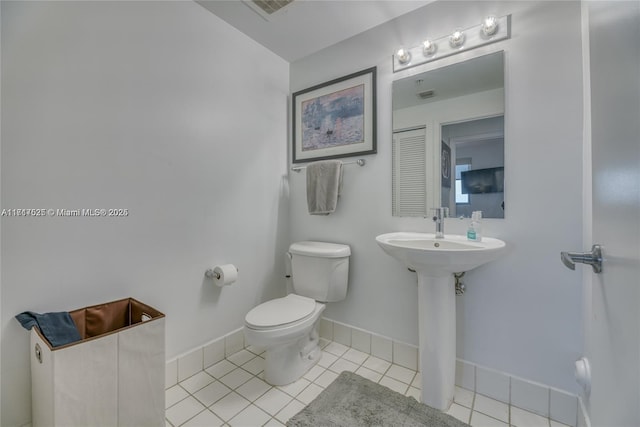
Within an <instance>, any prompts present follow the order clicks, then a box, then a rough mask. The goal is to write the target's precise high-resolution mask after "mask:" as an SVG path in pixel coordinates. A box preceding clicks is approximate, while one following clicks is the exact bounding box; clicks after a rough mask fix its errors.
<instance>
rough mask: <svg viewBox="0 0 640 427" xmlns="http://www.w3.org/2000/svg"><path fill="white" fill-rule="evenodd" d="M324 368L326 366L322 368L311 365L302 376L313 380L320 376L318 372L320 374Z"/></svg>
mask: <svg viewBox="0 0 640 427" xmlns="http://www.w3.org/2000/svg"><path fill="white" fill-rule="evenodd" d="M325 370H326V368H323V367H322V366H318V365H315V366H312V367H311V369H309V370H308V371H307V373H306V374H304V375H303V376H302V378H304V379H307V380H309V381H311V382H313V381H314V380H315V379H316V378H318V377H319V376H320V374H322V373H323V372H324V371H325Z"/></svg>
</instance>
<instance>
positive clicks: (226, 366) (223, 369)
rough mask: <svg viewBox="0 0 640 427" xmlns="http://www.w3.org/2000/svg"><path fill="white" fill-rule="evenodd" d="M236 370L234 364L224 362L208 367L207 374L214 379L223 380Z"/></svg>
mask: <svg viewBox="0 0 640 427" xmlns="http://www.w3.org/2000/svg"><path fill="white" fill-rule="evenodd" d="M236 368H237V366H236V365H234V364H233V363H231V362H227V361H226V360H223V361H221V362H218V363H216V364H215V365H213V366H210V367H208V368H207V369H205V371H207V373H208V374H210V375H212V376H213V377H214V378H222V377H224V376H225V375H227V374H228V373H229V372H231V371H233V370H234V369H236Z"/></svg>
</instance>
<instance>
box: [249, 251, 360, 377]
mask: <svg viewBox="0 0 640 427" xmlns="http://www.w3.org/2000/svg"><path fill="white" fill-rule="evenodd" d="M350 255H351V248H350V247H349V246H347V245H341V244H336V243H325V242H309V241H307V242H297V243H293V244H292V245H291V246H290V247H289V252H287V259H288V260H289V261H290V268H291V288H292V289H291V290H292V291H293V292H292V293H290V294H288V295H287V296H286V297H283V298H276V299H273V300H271V301H267V302H264V303H262V304H260V305H259V306H257V307H255V308H253V309H252V310H251V311H249V313H247V315H246V316H245V321H244V335H245V340H246V342H247V344H249V345H253V346H256V347H259V348H263V349H265V367H264V377H265V378H264V379H265V381H267V382H268V383H270V384H272V385H285V384H289V383H292V382H294V381H296V380H298V379H299V378H300V377H302V376H303V375H304V374H305V373H306V372H307V371H308V370H309V369H310V368H311V367H312V366H314V365H315V364H316V363H317V362H318V360H319V359H320V354H321V351H320V347H319V346H318V342H319V339H320V336H319V334H318V325H319V323H320V316H321V315H322V312H323V311H324V309H325V303H327V302H335V301H342V300H343V299H345V297H346V295H347V279H348V276H349V256H350Z"/></svg>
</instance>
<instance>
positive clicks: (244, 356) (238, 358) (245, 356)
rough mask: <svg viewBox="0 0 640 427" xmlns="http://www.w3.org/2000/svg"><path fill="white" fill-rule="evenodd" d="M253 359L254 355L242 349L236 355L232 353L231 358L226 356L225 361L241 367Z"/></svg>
mask: <svg viewBox="0 0 640 427" xmlns="http://www.w3.org/2000/svg"><path fill="white" fill-rule="evenodd" d="M254 357H256V355H255V354H253V353H251V352H250V351H247V350H244V349H242V350H240V351H238V352H236V353H233V354H232V355H231V356H227V360H228V361H229V362H231V363H233V364H236V365H238V366H242V365H243V364H245V363H247V362H248V361H249V360H251V359H253V358H254Z"/></svg>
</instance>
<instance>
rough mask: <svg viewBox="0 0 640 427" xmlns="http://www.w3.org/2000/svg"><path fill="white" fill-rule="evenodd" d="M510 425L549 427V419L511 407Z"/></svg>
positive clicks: (518, 426)
mask: <svg viewBox="0 0 640 427" xmlns="http://www.w3.org/2000/svg"><path fill="white" fill-rule="evenodd" d="M511 425H513V426H516V427H549V426H550V424H549V419H548V418H544V417H542V416H540V415H538V414H534V413H533V412H529V411H525V410H524V409H520V408H516V407H515V406H512V407H511Z"/></svg>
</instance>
